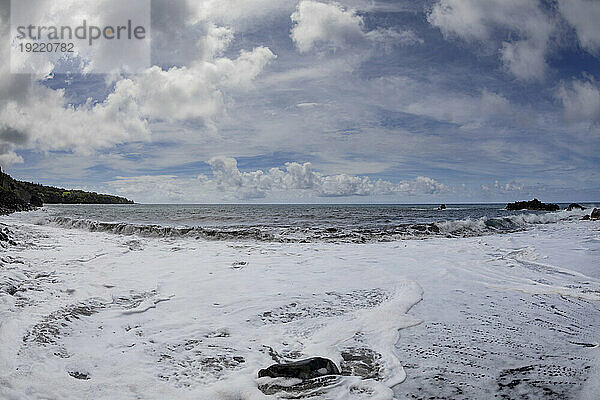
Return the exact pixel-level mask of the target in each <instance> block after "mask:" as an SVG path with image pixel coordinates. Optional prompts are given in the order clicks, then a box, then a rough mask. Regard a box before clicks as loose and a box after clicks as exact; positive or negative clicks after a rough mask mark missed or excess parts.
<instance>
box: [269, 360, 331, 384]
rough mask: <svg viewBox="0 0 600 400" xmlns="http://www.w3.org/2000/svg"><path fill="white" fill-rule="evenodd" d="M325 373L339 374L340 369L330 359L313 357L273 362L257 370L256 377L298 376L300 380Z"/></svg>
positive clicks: (324, 374)
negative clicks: (284, 362)
mask: <svg viewBox="0 0 600 400" xmlns="http://www.w3.org/2000/svg"><path fill="white" fill-rule="evenodd" d="M326 375H340V370H339V369H338V367H337V366H336V365H335V363H334V362H333V361H331V360H328V359H326V358H322V357H313V358H308V359H306V360H300V361H295V362H291V363H288V364H273V365H271V366H270V367H268V368H265V369H261V370H260V371H258V377H259V378H262V377H265V376H268V377H270V378H299V379H302V380H305V379H313V378H318V377H320V376H326Z"/></svg>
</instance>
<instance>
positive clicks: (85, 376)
mask: <svg viewBox="0 0 600 400" xmlns="http://www.w3.org/2000/svg"><path fill="white" fill-rule="evenodd" d="M69 375H71V376H72V377H73V378H75V379H81V380H84V381H87V380H88V379H90V376H89V375H88V374H86V373H84V372H77V371H69Z"/></svg>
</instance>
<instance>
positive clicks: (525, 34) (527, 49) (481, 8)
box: [428, 0, 555, 80]
mask: <svg viewBox="0 0 600 400" xmlns="http://www.w3.org/2000/svg"><path fill="white" fill-rule="evenodd" d="M428 21H429V23H430V24H431V25H433V26H435V27H437V28H439V29H440V30H441V32H442V33H443V34H444V36H445V37H446V38H449V37H456V38H459V39H462V40H465V41H468V42H474V41H491V40H492V41H493V40H494V39H495V36H494V35H497V34H498V32H499V31H500V32H504V34H503V36H504V37H511V38H514V39H509V40H504V41H503V42H502V43H501V44H500V46H499V48H498V51H499V53H500V58H501V59H502V61H503V62H504V65H505V67H506V68H507V70H508V71H510V72H511V73H512V74H513V75H515V76H516V77H517V78H519V79H522V80H535V79H540V78H542V77H543V76H544V73H545V70H546V52H547V50H548V47H549V41H550V38H551V35H552V34H553V32H554V29H555V28H554V25H553V21H552V18H551V17H550V16H549V15H548V14H547V13H546V12H545V11H544V10H543V9H542V8H541V7H540V2H539V1H538V0H488V1H480V0H439V1H438V2H437V3H436V4H435V5H434V7H433V8H432V9H431V12H430V13H429V15H428Z"/></svg>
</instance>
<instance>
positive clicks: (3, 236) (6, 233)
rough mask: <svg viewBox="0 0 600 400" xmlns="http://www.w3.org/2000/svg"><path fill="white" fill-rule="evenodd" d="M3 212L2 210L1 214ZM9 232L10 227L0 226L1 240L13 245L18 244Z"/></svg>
mask: <svg viewBox="0 0 600 400" xmlns="http://www.w3.org/2000/svg"><path fill="white" fill-rule="evenodd" d="M1 214H2V213H1V212H0V215H1ZM9 234H10V231H9V230H8V228H0V242H5V243H8V244H10V245H13V246H14V245H16V244H17V243H16V242H15V241H14V240H12V239H11V238H10V236H9Z"/></svg>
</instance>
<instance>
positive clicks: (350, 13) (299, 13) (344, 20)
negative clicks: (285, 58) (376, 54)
mask: <svg viewBox="0 0 600 400" xmlns="http://www.w3.org/2000/svg"><path fill="white" fill-rule="evenodd" d="M291 19H292V22H293V23H294V26H293V28H292V31H291V37H292V40H293V41H294V43H295V44H296V47H297V48H298V50H299V51H300V52H301V53H306V52H308V51H310V50H313V49H314V48H325V49H333V50H339V49H345V48H350V47H361V46H367V45H369V44H370V43H372V42H375V43H382V44H384V45H386V46H391V45H414V44H422V43H423V39H421V38H420V37H418V36H417V35H416V34H415V33H414V32H412V31H397V30H395V29H390V28H388V29H383V28H379V29H375V30H373V31H370V32H367V31H365V29H364V22H363V19H362V17H361V16H359V15H357V13H356V10H354V9H346V8H344V7H343V6H342V5H341V4H339V3H330V4H326V3H321V2H318V1H313V0H303V1H301V2H300V3H299V4H298V7H297V8H296V11H295V12H294V13H293V14H292V15H291Z"/></svg>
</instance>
